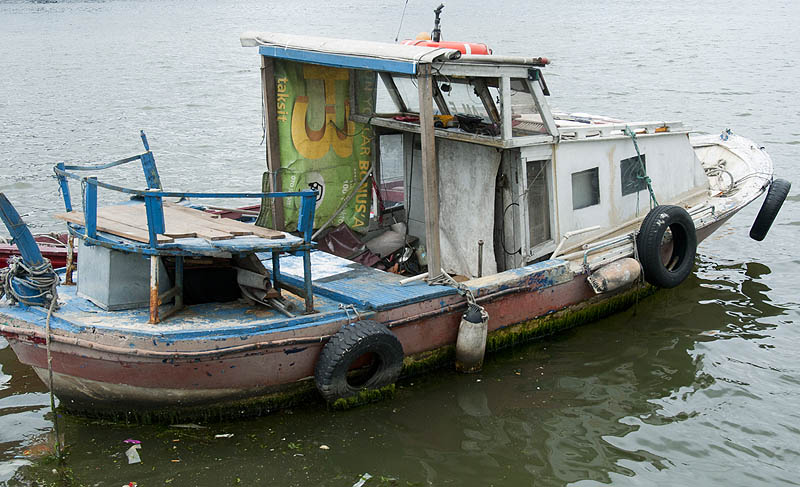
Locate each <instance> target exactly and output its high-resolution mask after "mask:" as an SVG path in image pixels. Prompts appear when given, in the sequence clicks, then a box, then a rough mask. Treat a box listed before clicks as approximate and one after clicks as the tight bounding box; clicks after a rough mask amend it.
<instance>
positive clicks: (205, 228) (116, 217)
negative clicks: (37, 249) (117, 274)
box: [55, 203, 286, 244]
mask: <svg viewBox="0 0 800 487" xmlns="http://www.w3.org/2000/svg"><path fill="white" fill-rule="evenodd" d="M55 217H56V218H59V219H61V220H66V221H68V222H71V223H76V224H78V225H83V224H84V221H85V220H84V215H83V212H80V211H70V212H68V213H59V214H57V215H55ZM164 227H165V231H164V233H163V234H159V235H158V243H159V244H168V243H173V242H174V241H175V239H181V238H201V239H204V240H208V241H218V240H228V239H232V238H234V237H239V236H253V237H259V238H263V239H268V240H273V239H275V240H277V239H285V238H286V234H284V233H283V232H279V231H277V230H270V229H268V228H263V227H257V226H255V225H252V224H248V223H244V222H240V221H237V220H231V219H229V218H219V217H215V216H214V215H212V214H210V213H206V212H204V211H201V210H197V209H194V208H189V207H187V206H182V205H178V204H175V203H164ZM97 230H98V231H101V232H105V233H110V234H112V235H116V236H119V237H123V238H126V239H129V240H133V241H136V242H141V243H149V241H150V235H149V233H148V229H147V212H146V210H145V205H144V203H130V204H122V205H115V206H106V207H103V208H98V210H97Z"/></svg>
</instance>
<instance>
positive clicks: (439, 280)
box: [427, 269, 477, 305]
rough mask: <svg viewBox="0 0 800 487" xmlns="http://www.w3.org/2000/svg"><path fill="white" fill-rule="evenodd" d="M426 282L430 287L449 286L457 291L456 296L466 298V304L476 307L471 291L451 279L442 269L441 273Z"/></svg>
mask: <svg viewBox="0 0 800 487" xmlns="http://www.w3.org/2000/svg"><path fill="white" fill-rule="evenodd" d="M427 282H428V284H429V285H431V286H450V287H453V288H455V289H456V291H458V294H460V295H462V296H464V297H465V298H467V302H468V303H469V304H474V305H477V301H476V300H475V295H474V294H473V293H472V290H471V289H470V288H468V287H467V286H465V285H464V284H462V283H460V282H458V281H456V280H455V279H453V278H452V277H451V276H450V274H448V273H446V272H445V271H444V269H442V273H441V274H440V275H438V276H436V277H434V278H431V279H427Z"/></svg>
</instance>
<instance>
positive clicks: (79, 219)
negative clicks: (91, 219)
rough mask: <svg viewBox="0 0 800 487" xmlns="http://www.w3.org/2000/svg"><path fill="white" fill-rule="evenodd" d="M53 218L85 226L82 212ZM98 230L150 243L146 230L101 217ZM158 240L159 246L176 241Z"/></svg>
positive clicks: (163, 237)
mask: <svg viewBox="0 0 800 487" xmlns="http://www.w3.org/2000/svg"><path fill="white" fill-rule="evenodd" d="M53 216H54V217H55V218H58V219H59V220H64V221H68V222H70V223H75V224H78V225H84V224H85V220H84V216H83V212H82V211H77V210H74V211H70V212H68V213H59V214H57V215H53ZM97 230H98V231H101V232H106V233H110V234H112V235H117V236H119V237H124V238H127V239H129V240H133V241H135V242H141V243H150V234H149V233H148V232H147V230H146V229H145V230H142V229H141V228H138V227H134V226H131V225H128V224H127V223H120V222H117V221H113V220H107V219H105V218H102V217H100V216H99V215H98V217H97ZM157 240H158V243H159V244H167V243H172V242H174V241H175V240H174V239H173V238H171V237H167V236H166V235H158V236H157Z"/></svg>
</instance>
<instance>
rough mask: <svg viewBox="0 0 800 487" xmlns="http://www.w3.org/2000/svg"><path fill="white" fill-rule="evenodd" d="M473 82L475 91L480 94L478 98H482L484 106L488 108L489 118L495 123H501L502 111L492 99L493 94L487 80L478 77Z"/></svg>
mask: <svg viewBox="0 0 800 487" xmlns="http://www.w3.org/2000/svg"><path fill="white" fill-rule="evenodd" d="M472 84H473V86H475V92H476V93H477V94H478V98H480V99H481V103H483V108H485V109H486V113H488V114H489V118H490V119H491V120H492V122H493V123H496V124H498V125H499V124H500V122H501V120H500V112H498V111H497V106H496V105H495V104H494V100H492V94H491V93H489V87H488V86H487V85H486V81H485V80H483V79H481V78H478V79H476V80H475V81H474V82H473V83H472Z"/></svg>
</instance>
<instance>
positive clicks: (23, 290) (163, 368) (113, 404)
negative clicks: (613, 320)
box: [0, 33, 790, 420]
mask: <svg viewBox="0 0 800 487" xmlns="http://www.w3.org/2000/svg"><path fill="white" fill-rule="evenodd" d="M437 41H438V39H433V40H432V41H431V42H426V43H423V44H424V45H410V44H388V43H378V42H367V41H359V40H345V39H331V38H322V37H308V36H298V35H289V34H275V33H245V34H243V35H242V37H241V42H242V45H243V46H245V47H247V48H250V49H253V50H255V51H257V53H258V56H259V59H260V62H261V69H260V76H261V82H262V84H261V87H262V96H263V101H264V115H265V124H264V125H265V136H266V144H265V145H266V160H267V167H266V168H264V167H262V166H261V165H262V164H263V162H262V163H259V164H258V165H254V172H255V173H256V174H257V176H258V178H259V180H260V181H261V182H262V187H261V188H260V189H261V190H260V191H252V192H249V193H234V192H224V191H223V190H220V191H219V192H214V193H200V192H191V191H172V190H167V189H164V187H165V184H162V183H164V182H163V181H162V180H161V178H160V177H159V173H158V168H157V166H156V163H155V154H154V151H153V150H151V148H150V145H149V142H148V140H147V137H146V136H145V135H144V133H142V134H141V138H142V143H143V146H144V152H142V153H141V154H137V155H134V156H131V157H126V158H124V159H121V160H117V161H114V162H110V163H92V164H87V163H81V164H66V163H60V164H58V165H57V166H56V167H55V173H56V176H57V178H58V184H59V189H60V191H61V194H62V195H63V199H64V205H65V208H64V209H65V212H63V213H61V214H60V215H58V217H59V218H61V219H63V220H66V222H67V223H66V225H67V230H68V232H69V234H70V235H71V236H72V237H74V238H75V239H76V240H77V241H78V245H79V253H80V256H81V258H80V260H79V261H78V265H77V274H75V273H74V272H73V271H71V270H70V271H67V270H59V271H58V272H56V271H53V270H52V269H48V268H47V265H46V264H47V263H46V261H45V259H44V258H43V257H42V256H41V255H40V254H39V253H38V249H37V247H36V245H35V244H34V243H32V240H31V237H30V234H29V232H28V231H27V229H26V227H25V225H24V223H23V222H22V220H21V219H20V218H19V215H18V214H17V213H16V211H14V209H13V205H11V203H10V202H9V201H8V200H7V199H5V197H2V198H0V208H1V209H2V212H0V215H2V216H3V220H4V222H5V223H6V225H7V227H8V229H9V232H11V234H12V236H14V239H15V242H16V243H17V245H19V246H20V249H21V251H22V252H21V253H22V260H20V261H19V262H18V264H19V265H17V266H16V267H15V269H16V270H15V271H14V272H7V273H6V274H5V275H4V279H3V282H4V284H5V292H6V293H7V294H8V295H9V296H10V297H11V299H7V300H6V301H4V302H3V303H2V304H0V333H2V335H3V336H4V337H5V338H6V339H7V340H8V342H9V343H10V344H11V347H12V348H13V350H14V352H15V353H16V355H17V356H18V357H19V359H20V361H21V362H23V363H24V364H28V365H30V366H31V367H32V368H33V370H34V371H35V372H36V373H37V374H38V375H39V377H40V378H42V380H43V381H44V382H45V383H46V384H48V387H49V388H50V390H51V391H52V392H53V393H54V394H55V395H56V396H57V397H58V399H59V404H60V406H59V407H60V408H62V409H64V410H65V411H68V412H74V413H78V414H89V415H102V416H114V417H120V416H122V417H126V418H131V417H136V418H140V419H141V418H150V419H156V418H168V420H171V419H173V418H175V417H176V416H181V417H192V416H202V417H217V416H218V415H224V414H226V412H228V411H230V412H232V413H231V414H233V415H241V414H245V413H263V412H267V411H272V410H275V409H279V408H283V407H288V406H292V405H297V404H301V403H306V402H309V401H311V402H314V401H322V400H324V401H325V402H327V403H329V404H331V405H332V406H334V407H346V406H349V405H354V404H360V403H363V402H368V401H371V400H375V399H379V398H381V397H384V396H386V395H390V394H391V393H392V391H393V390H394V389H393V388H394V387H395V383H396V382H397V381H398V380H399V379H401V378H402V377H408V376H413V375H414V374H418V373H422V372H423V371H425V370H429V369H432V368H435V367H441V366H444V365H448V364H450V365H452V364H456V366H457V368H459V370H462V371H464V372H474V371H476V370H479V369H480V367H481V364H482V361H483V358H484V355H485V353H486V352H487V351H488V352H491V351H494V350H496V349H499V348H502V347H506V346H510V345H513V344H515V343H519V342H522V341H525V340H529V339H532V338H535V337H538V336H542V335H546V334H550V333H554V332H556V331H558V330H560V329H564V328H567V327H570V326H575V325H578V324H582V323H587V322H591V321H594V320H596V319H598V318H601V317H603V316H606V315H609V314H611V313H614V312H616V311H618V310H620V309H624V308H625V307H627V306H630V305H632V304H633V303H634V302H635V301H636V300H637V299H640V298H641V297H643V296H645V295H647V294H649V293H652V292H654V291H655V290H657V289H659V288H672V287H675V286H679V285H680V284H681V283H682V282H683V281H684V280H685V279H686V278H687V276H689V275H690V274H691V272H692V270H693V266H694V260H695V255H696V249H697V245H698V244H699V243H700V242H702V241H703V240H704V239H705V238H707V237H708V236H709V235H711V234H712V233H713V232H714V231H715V230H717V229H718V228H720V226H722V225H723V224H725V222H726V221H728V220H729V219H730V218H731V217H733V216H734V215H735V214H736V213H737V212H739V211H740V210H741V209H742V208H744V207H745V206H747V205H748V204H750V203H751V202H753V201H755V200H756V199H757V198H759V197H760V196H762V195H764V194H766V197H765V198H764V202H763V204H762V207H761V210H760V212H759V214H758V216H757V218H756V220H755V222H754V224H753V228H752V229H751V236H752V237H753V238H755V239H756V240H762V239H764V238H765V236H766V235H767V232H768V230H769V228H770V225H771V224H772V222H773V221H774V220H775V218H776V216H777V214H778V211H779V210H780V207H781V205H782V203H783V200H784V199H785V197H786V194H787V193H788V191H789V187H790V183H789V182H788V181H785V180H782V179H776V178H775V177H774V174H773V167H772V161H771V159H770V157H769V155H768V154H767V153H766V151H765V150H764V149H763V148H762V147H760V146H759V145H758V144H756V143H754V142H752V141H750V140H748V139H746V138H744V137H742V136H739V135H737V134H734V133H733V132H731V131H730V130H725V131H723V132H722V133H721V134H717V135H697V134H694V133H692V132H691V131H690V129H689V128H688V127H686V126H684V125H683V124H682V123H680V122H677V121H669V120H656V121H645V122H630V121H623V120H620V119H615V118H611V117H605V116H598V115H590V114H585V113H558V112H554V111H552V110H551V108H550V105H549V103H548V96H549V95H550V92H549V89H548V86H547V83H546V80H545V69H546V67H547V65H548V63H549V62H548V60H547V59H545V58H542V57H514V56H504V55H500V54H485V55H478V54H465V53H464V52H462V50H460V49H453V48H452V47H450V46H448V45H440V44H439V43H437ZM385 106H388V107H389V109H388V110H385V109H384V107H385ZM132 166H137V167H139V166H140V167H141V169H142V171H143V173H144V176H145V181H146V187H143V188H139V189H135V188H127V187H123V186H120V185H117V184H114V183H113V182H109V181H106V180H105V179H104V178H103V177H102V175H103V174H105V173H103V171H104V170H106V169H110V168H115V171H121V170H123V169H125V168H130V167H132ZM76 190H77V191H79V192H80V193H79V194H78V195H76V197H75V198H73V197H72V196H71V194H72V193H71V191H76ZM98 190H102V192H103V194H106V193H117V194H118V195H117V196H119V195H120V194H121V195H122V196H127V197H130V198H131V199H130V201H126V202H124V203H122V204H119V203H118V204H104V201H101V200H102V198H101V196H100V195H98ZM372 196H375V199H377V200H379V201H378V202H376V203H374V204H373V198H372ZM254 198H255V199H258V200H260V201H261V204H260V205H258V206H256V207H251V208H250V210H251V211H250V212H249V213H250V215H251V216H257V218H256V222H255V224H252V223H251V224H248V223H244V222H242V221H239V220H237V219H234V218H239V217H241V216H242V213H241V212H239V213H236V212H231V211H228V210H224V211H223V210H220V211H222V213H226V212H227V213H226V214H227V216H233V217H234V218H225V215H223V214H220V215H216V217H215V216H213V215H210V214H209V213H208V212H206V211H204V210H206V209H208V206H204V205H209V204H208V203H207V202H208V201H209V200H210V201H212V202H214V201H218V200H219V199H224V200H225V201H229V200H237V201H239V200H240V199H250V200H252V199H254ZM119 199H120V198H119V197H117V198H116V200H115V201H118V200H119ZM78 201H79V202H81V204H80V207H76V202H78ZM204 202H205V203H204ZM379 203H380V204H379ZM228 204H229V203H228ZM218 208H219V207H218ZM222 208H223V209H224V208H225V207H222ZM256 213H257V215H256ZM345 237H346V238H345ZM347 242H351V243H347ZM353 242H355V243H353ZM398 242H399V243H398ZM320 248H325V249H326V250H328V252H324V251H322V250H320ZM337 249H338V250H337ZM343 249H344V250H343ZM354 249H355V250H357V252H355V251H354ZM367 252H369V253H370V254H369V255H372V256H375V257H376V259H378V260H385V259H387V258H388V257H387V256H394V257H392V258H393V259H396V260H393V261H391V262H389V264H392V265H391V266H389V267H387V268H389V269H392V270H395V271H396V272H397V273H396V272H389V271H387V270H380V269H379V268H375V267H372V263H369V262H367V263H360V262H362V261H363V262H366V260H362V261H359V262H357V260H359V259H358V258H357V257H358V256H361V257H363V256H364V255H368V254H367ZM355 254H358V256H356V255H355ZM347 257H349V258H347ZM373 260H374V259H373ZM412 263H413V264H414V265H411V264H412ZM23 264H24V265H23ZM25 269H28V271H29V273H30V275H26V274H25V272H26V271H25ZM402 271H405V273H406V274H408V273H409V272H410V273H412V274H414V275H410V276H409V275H401V272H402ZM68 276H69V277H70V278H72V279H74V281H76V282H77V285H66V284H65V283H64V282H65V281H66V279H67V278H68Z"/></svg>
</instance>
